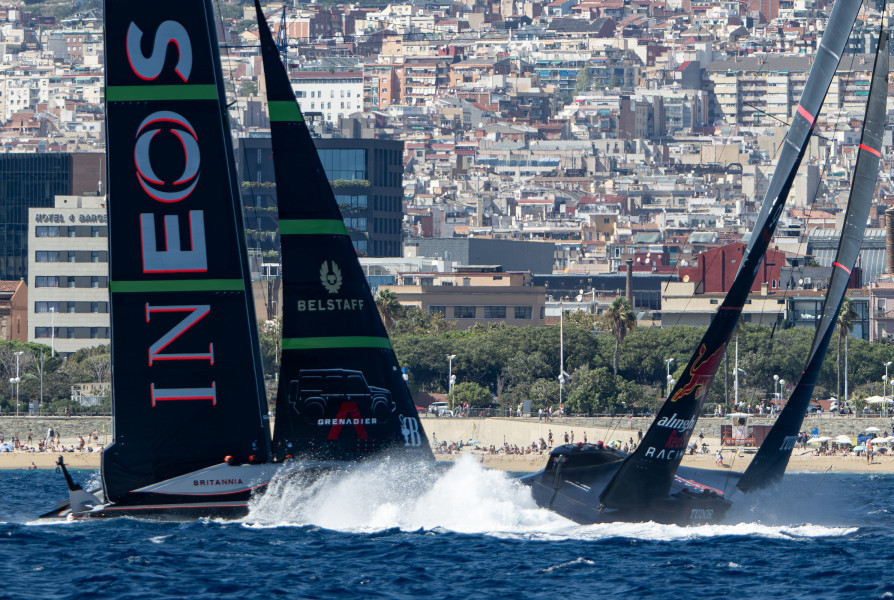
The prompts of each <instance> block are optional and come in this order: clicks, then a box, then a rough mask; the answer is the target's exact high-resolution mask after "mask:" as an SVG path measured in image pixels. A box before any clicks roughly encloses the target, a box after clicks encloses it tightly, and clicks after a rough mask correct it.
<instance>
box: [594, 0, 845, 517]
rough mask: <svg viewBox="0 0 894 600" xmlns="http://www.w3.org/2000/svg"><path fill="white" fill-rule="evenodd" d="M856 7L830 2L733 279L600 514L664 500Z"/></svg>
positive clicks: (608, 490) (841, 0) (608, 489)
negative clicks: (804, 80)
mask: <svg viewBox="0 0 894 600" xmlns="http://www.w3.org/2000/svg"><path fill="white" fill-rule="evenodd" d="M860 4H861V3H860V2H856V1H853V0H838V1H837V2H835V5H834V6H833V8H832V14H831V15H830V17H829V22H828V24H827V27H826V30H825V32H824V33H823V37H822V40H821V41H820V45H819V48H818V49H817V53H816V58H815V60H814V63H813V66H812V67H811V69H810V74H809V75H808V77H807V83H806V84H805V86H804V92H803V93H802V95H801V100H800V102H799V104H798V108H797V112H796V114H795V117H794V119H793V121H792V124H791V126H790V128H789V131H788V133H787V134H786V137H785V141H784V143H783V146H782V150H781V152H780V155H779V161H778V163H777V165H776V169H775V171H774V173H773V177H772V179H771V180H770V185H769V187H768V188H767V195H766V196H765V198H764V201H763V205H762V206H761V211H760V213H759V215H758V218H757V221H756V222H755V227H754V230H753V231H752V233H751V239H750V240H749V242H748V247H747V249H746V251H745V254H744V256H743V257H742V262H741V265H740V267H739V271H738V272H737V273H736V278H735V279H734V281H733V283H732V285H731V286H730V290H729V292H728V293H727V295H726V298H725V299H724V300H723V303H722V304H721V306H720V308H719V310H718V311H717V314H716V315H715V316H714V319H713V320H712V321H711V325H710V326H709V327H708V330H707V331H706V332H705V335H704V337H703V338H702V340H701V342H699V344H698V347H697V349H696V351H695V353H694V354H693V356H692V358H690V360H689V363H688V364H687V365H686V368H685V370H684V371H683V374H682V375H681V376H680V378H679V380H678V381H677V383H676V385H675V386H674V388H673V390H672V391H671V394H670V396H669V398H668V400H667V401H666V402H665V403H664V405H663V406H662V407H661V410H660V411H659V412H658V415H657V416H656V418H655V421H654V422H653V423H652V425H651V426H650V427H649V429H648V431H647V432H646V434H645V436H643V439H642V442H641V443H640V445H639V446H638V447H637V449H636V450H635V451H634V452H633V453H632V454H631V455H630V456H629V457H628V458H626V459H625V460H624V462H623V463H622V465H621V467H620V468H619V470H618V472H617V473H616V474H615V476H614V478H613V479H612V480H611V482H610V483H609V484H608V486H606V488H605V490H604V491H603V492H602V494H601V495H600V501H601V502H602V504H603V505H604V506H605V507H607V508H628V507H630V506H645V505H648V504H649V503H650V502H652V501H653V500H655V499H657V498H662V497H666V496H667V494H668V493H669V491H670V488H671V484H672V483H673V480H674V476H675V475H676V472H677V467H679V465H680V461H681V460H682V458H683V454H684V452H685V449H686V446H687V445H688V444H689V438H690V436H691V435H692V431H693V429H694V428H695V423H696V421H697V420H698V415H699V412H700V411H701V408H702V404H703V402H704V399H705V396H706V395H707V393H708V390H709V389H710V387H711V382H712V381H713V380H714V375H715V374H716V372H717V367H718V366H719V364H720V360H721V358H722V357H723V353H724V351H725V350H726V345H727V343H728V342H729V339H730V336H731V335H732V333H733V330H734V329H735V327H736V323H737V322H738V320H739V315H740V314H741V312H742V308H743V306H744V304H745V301H746V299H747V297H748V292H749V290H750V289H751V286H752V284H753V283H754V278H755V276H756V275H757V270H758V267H759V266H760V263H761V261H762V260H763V258H764V254H765V253H766V250H767V246H768V245H769V243H770V239H771V238H772V237H773V232H774V231H775V229H776V224H777V221H778V219H779V217H780V215H781V214H782V209H783V208H784V206H785V201H786V199H787V197H788V194H789V191H790V189H791V186H792V183H793V182H794V179H795V174H796V172H797V170H798V166H799V165H800V164H801V159H802V158H803V156H804V152H805V150H806V149H807V144H808V142H809V140H810V136H811V134H812V132H813V126H814V122H815V119H816V117H817V115H818V113H819V111H820V109H821V108H822V105H823V101H824V99H825V97H826V92H827V91H828V89H829V85H830V84H831V82H832V78H833V77H834V75H835V70H836V69H837V67H838V62H839V60H840V59H841V54H842V52H843V51H844V47H845V44H846V42H847V39H848V36H849V33H850V30H851V27H852V26H853V24H854V20H855V19H856V17H857V12H858V10H859V8H860Z"/></svg>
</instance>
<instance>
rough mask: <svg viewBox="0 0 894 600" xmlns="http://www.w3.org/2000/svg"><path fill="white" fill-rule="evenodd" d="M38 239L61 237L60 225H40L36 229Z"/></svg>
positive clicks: (35, 233)
mask: <svg viewBox="0 0 894 600" xmlns="http://www.w3.org/2000/svg"><path fill="white" fill-rule="evenodd" d="M34 235H35V236H36V237H59V226H58V225H39V226H37V227H35V228H34Z"/></svg>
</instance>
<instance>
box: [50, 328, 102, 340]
mask: <svg viewBox="0 0 894 600" xmlns="http://www.w3.org/2000/svg"><path fill="white" fill-rule="evenodd" d="M34 337H35V338H38V339H40V338H43V339H50V338H52V337H55V338H57V339H63V340H64V339H108V338H109V328H108V327H56V335H55V336H54V335H53V328H52V327H35V328H34Z"/></svg>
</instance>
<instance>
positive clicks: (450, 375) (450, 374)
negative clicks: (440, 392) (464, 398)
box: [447, 354, 456, 410]
mask: <svg viewBox="0 0 894 600" xmlns="http://www.w3.org/2000/svg"><path fill="white" fill-rule="evenodd" d="M454 358H456V354H448V355H447V360H448V361H449V367H448V369H449V370H448V371H447V375H448V378H447V381H448V388H447V391H448V392H449V393H450V410H453V384H454V382H455V381H456V379H455V378H454V377H453V359H454Z"/></svg>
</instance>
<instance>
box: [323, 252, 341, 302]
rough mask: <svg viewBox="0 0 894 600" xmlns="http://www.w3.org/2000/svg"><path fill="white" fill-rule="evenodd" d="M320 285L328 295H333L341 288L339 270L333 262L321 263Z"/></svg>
mask: <svg viewBox="0 0 894 600" xmlns="http://www.w3.org/2000/svg"><path fill="white" fill-rule="evenodd" d="M320 283H322V284H323V287H324V288H325V289H326V291H327V292H329V293H330V294H335V293H337V292H338V290H339V289H340V288H341V269H339V268H338V265H337V264H335V261H334V260H330V261H325V260H324V261H323V265H322V266H321V267H320Z"/></svg>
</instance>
